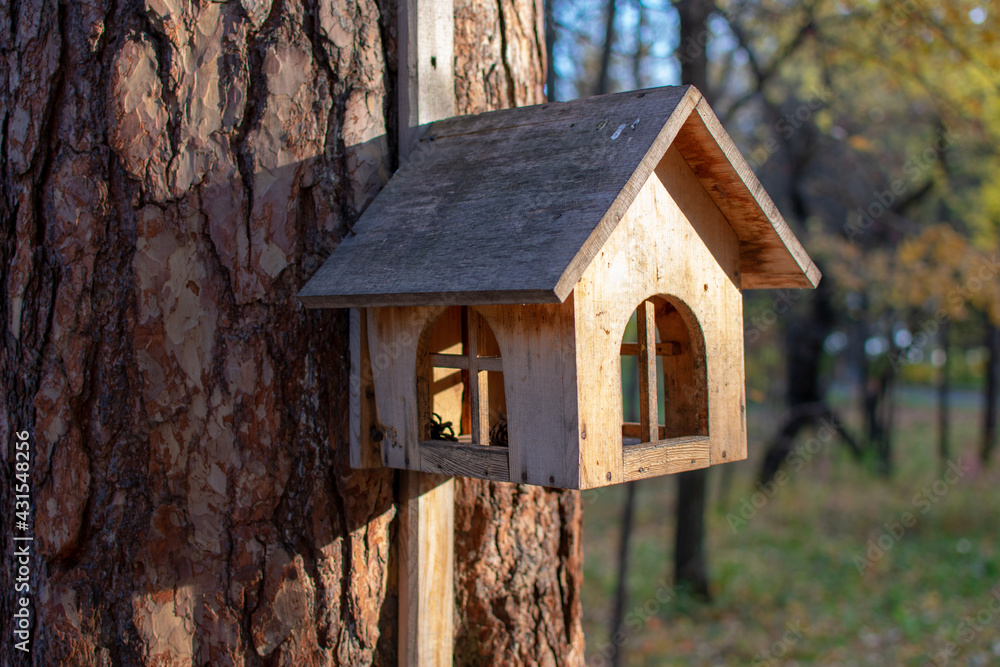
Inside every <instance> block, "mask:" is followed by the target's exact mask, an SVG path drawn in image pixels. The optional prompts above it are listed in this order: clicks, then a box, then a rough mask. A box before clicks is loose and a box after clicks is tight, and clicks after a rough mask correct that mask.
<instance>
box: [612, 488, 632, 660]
mask: <svg viewBox="0 0 1000 667" xmlns="http://www.w3.org/2000/svg"><path fill="white" fill-rule="evenodd" d="M638 484H639V482H629V483H627V484H626V485H625V505H624V506H623V507H622V520H621V526H622V528H621V535H620V536H619V540H618V586H617V588H616V589H615V606H614V611H613V613H612V615H611V628H610V630H611V632H610V642H609V644H610V645H611V656H610V659H609V661H610V663H611V665H612V667H618V666H619V665H621V664H623V656H624V654H625V651H624V648H625V642H623V641H620V639H621V638H622V637H623V635H622V633H623V632H625V605H627V604H628V570H629V551H630V550H631V543H632V526H633V524H634V523H635V494H636V491H637V485H638Z"/></svg>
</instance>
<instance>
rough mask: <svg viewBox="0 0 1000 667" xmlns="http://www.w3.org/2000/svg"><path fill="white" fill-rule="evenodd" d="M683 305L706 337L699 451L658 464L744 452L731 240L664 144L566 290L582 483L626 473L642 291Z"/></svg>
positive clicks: (666, 467)
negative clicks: (632, 330) (629, 355)
mask: <svg viewBox="0 0 1000 667" xmlns="http://www.w3.org/2000/svg"><path fill="white" fill-rule="evenodd" d="M656 295H662V296H669V297H674V298H676V299H679V300H681V301H682V302H683V303H684V304H686V305H687V307H688V308H690V310H691V312H692V313H693V315H694V316H695V318H696V319H697V322H698V324H699V325H700V327H701V334H702V335H703V337H704V354H705V378H706V380H707V391H708V437H709V442H708V452H707V456H701V457H700V458H693V459H692V458H691V457H690V456H688V452H687V451H686V450H685V449H684V448H676V449H672V450H671V452H672V455H673V454H676V455H678V456H682V455H683V456H688V459H689V460H685V461H676V462H672V463H671V464H663V465H660V466H658V468H657V470H660V472H659V473H658V474H664V473H666V472H674V471H678V470H682V469H690V468H697V467H704V466H705V465H712V464H716V463H723V462H727V461H734V460H739V459H743V458H746V422H745V418H744V412H745V407H744V406H745V399H744V368H743V306H742V296H741V293H740V274H739V246H738V240H737V238H736V235H735V233H734V232H733V230H732V228H731V227H730V226H729V224H728V222H727V221H726V219H725V218H724V217H723V215H722V213H721V212H720V211H719V209H718V208H717V207H716V205H715V203H714V202H713V201H712V200H711V198H710V197H709V196H708V193H707V192H706V191H705V189H704V188H703V187H702V185H701V182H700V181H699V180H698V178H697V177H696V176H695V175H694V173H693V172H692V171H691V169H690V167H688V164H687V162H686V161H685V160H684V158H683V157H682V156H681V155H680V153H679V152H678V151H677V149H676V148H674V147H671V148H670V149H669V150H668V151H667V153H666V155H665V156H664V157H663V159H662V160H661V162H660V164H659V165H658V166H657V168H656V170H655V172H654V174H653V175H651V176H650V178H649V179H648V180H647V181H646V182H645V184H644V185H642V186H641V189H640V192H639V193H638V195H637V196H636V198H635V200H634V201H633V203H632V205H631V206H630V207H629V209H628V210H627V212H626V214H625V216H624V217H623V219H622V221H621V222H620V223H619V224H618V226H617V227H616V228H615V229H614V230H613V231H612V233H611V235H610V237H609V238H608V240H607V241H606V243H605V244H604V245H603V246H602V249H601V250H600V251H599V252H598V254H597V256H596V257H595V258H594V260H593V261H592V262H591V264H590V265H589V266H588V268H587V270H586V271H585V272H584V275H583V278H582V279H581V280H580V282H579V283H578V284H577V287H576V289H575V290H574V300H575V318H576V329H577V332H578V335H577V341H576V361H577V367H578V374H577V380H578V390H577V393H578V396H579V402H580V404H579V442H580V463H579V464H580V485H581V488H592V487H597V486H606V485H609V484H618V483H621V482H623V481H627V480H628V479H634V478H635V477H636V476H635V474H633V472H630V471H628V470H626V465H625V462H624V457H623V448H622V431H621V427H622V386H621V356H620V354H621V343H622V336H623V334H624V331H625V326H626V324H627V323H628V320H629V317H630V316H631V314H632V312H633V311H634V310H635V309H636V307H637V306H638V305H639V304H640V303H641V302H642V301H643V300H645V299H648V298H650V297H652V296H656Z"/></svg>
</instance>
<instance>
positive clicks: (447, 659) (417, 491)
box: [398, 471, 455, 667]
mask: <svg viewBox="0 0 1000 667" xmlns="http://www.w3.org/2000/svg"><path fill="white" fill-rule="evenodd" d="M402 481H403V484H402V499H401V503H400V521H399V526H400V535H399V567H400V571H399V577H400V582H399V662H398V664H399V665H400V667H404V666H406V665H431V666H433V667H446V666H450V665H451V664H452V655H453V651H454V639H453V637H454V617H455V593H454V591H455V584H454V574H453V572H454V561H455V480H454V479H453V478H451V477H445V476H442V475H431V474H428V473H423V472H413V471H407V472H405V473H403V480H402Z"/></svg>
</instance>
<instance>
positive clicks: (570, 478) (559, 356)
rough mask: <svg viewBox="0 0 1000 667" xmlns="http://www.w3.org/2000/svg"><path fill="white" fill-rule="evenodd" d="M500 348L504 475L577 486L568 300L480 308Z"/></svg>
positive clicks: (518, 479)
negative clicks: (506, 454) (506, 459)
mask: <svg viewBox="0 0 1000 667" xmlns="http://www.w3.org/2000/svg"><path fill="white" fill-rule="evenodd" d="M477 310H479V312H480V313H482V315H483V317H484V318H485V319H486V320H487V322H488V323H489V325H490V328H491V329H492V330H493V333H494V334H495V335H496V338H497V342H498V344H499V346H500V356H501V357H502V359H503V364H504V380H505V384H506V399H507V437H508V448H509V450H510V479H511V481H514V482H525V483H529V484H537V485H540V486H553V487H562V488H570V489H572V488H577V485H578V483H579V482H578V479H579V470H578V465H577V462H578V461H579V444H578V443H579V436H578V433H577V426H576V425H577V394H576V391H577V385H576V353H575V344H574V338H575V331H574V325H573V300H572V298H570V299H568V300H567V302H566V303H563V304H535V305H526V306H481V307H479V308H478V309H477Z"/></svg>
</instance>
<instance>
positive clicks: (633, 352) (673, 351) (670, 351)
mask: <svg viewBox="0 0 1000 667" xmlns="http://www.w3.org/2000/svg"><path fill="white" fill-rule="evenodd" d="M655 349H656V356H658V357H672V356H674V355H677V354H682V350H683V347H682V346H681V344H680V343H678V342H677V341H667V342H666V343H656V346H655ZM621 354H622V356H631V357H636V356H638V355H639V344H638V343H622V347H621Z"/></svg>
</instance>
